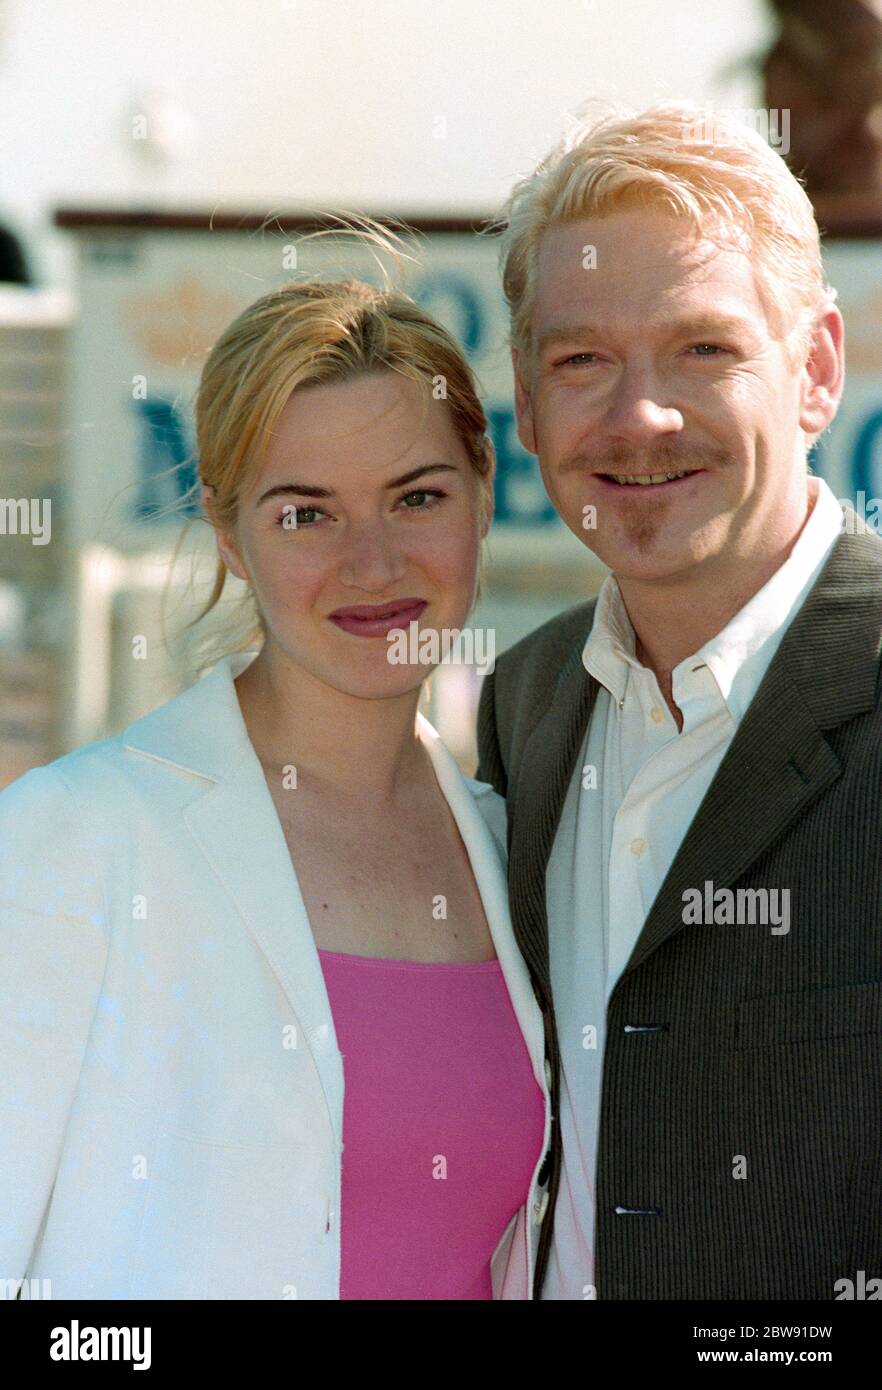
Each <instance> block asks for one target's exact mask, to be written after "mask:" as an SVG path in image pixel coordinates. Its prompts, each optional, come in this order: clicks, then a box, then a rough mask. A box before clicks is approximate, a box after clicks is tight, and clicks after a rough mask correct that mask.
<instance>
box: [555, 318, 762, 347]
mask: <svg viewBox="0 0 882 1390" xmlns="http://www.w3.org/2000/svg"><path fill="white" fill-rule="evenodd" d="M750 326H751V320H750V319H749V318H747V317H745V316H744V315H741V314H708V313H702V314H694V315H692V314H689V315H684V316H683V317H681V318H674V319H664V320H661V321H660V323H659V328H661V329H662V330H663V331H665V332H667V334H668V335H669V336H670V337H676V336H678V335H682V334H684V333H695V334H702V333H726V332H728V333H733V332H743V331H744V330H745V329H749V328H750ZM614 334H615V329H614V328H612V327H610V326H609V325H607V324H603V323H561V324H555V325H554V326H553V327H552V328H548V329H546V330H545V332H544V333H542V334H540V336H539V339H538V342H537V348H538V351H539V352H543V351H544V350H545V349H546V348H548V347H553V346H554V344H555V343H571V342H574V341H575V340H577V339H580V338H605V337H611V336H614Z"/></svg>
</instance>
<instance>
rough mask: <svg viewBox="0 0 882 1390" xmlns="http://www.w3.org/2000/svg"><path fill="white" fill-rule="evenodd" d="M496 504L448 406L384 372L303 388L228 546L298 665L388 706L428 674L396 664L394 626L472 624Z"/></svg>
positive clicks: (228, 556)
mask: <svg viewBox="0 0 882 1390" xmlns="http://www.w3.org/2000/svg"><path fill="white" fill-rule="evenodd" d="M482 503H483V504H484V506H483V511H484V515H483V517H482ZM491 506H492V475H491V476H490V477H489V478H488V479H481V478H479V477H478V476H477V475H476V473H475V472H474V470H473V468H472V466H471V464H470V462H469V459H468V456H467V454H466V452H465V448H464V446H463V444H462V442H461V441H460V439H459V437H458V435H457V433H456V430H455V429H454V426H453V422H452V418H451V413H450V409H449V406H448V405H447V403H446V401H444V400H435V399H432V398H430V399H429V400H428V401H427V402H425V403H424V402H423V398H422V396H421V394H420V392H419V389H418V387H417V386H416V384H415V383H414V382H412V381H410V380H409V379H407V378H405V377H402V376H401V375H399V374H398V373H396V372H393V371H391V370H382V371H379V372H374V373H371V374H370V375H366V376H363V377H359V378H356V379H354V380H352V381H347V382H345V383H342V384H338V385H329V386H309V387H301V388H299V389H298V390H296V391H294V392H292V394H291V396H290V398H289V400H288V402H287V404H286V405H285V407H284V409H283V410H282V413H281V415H280V417H279V420H278V422H277V424H276V427H275V430H274V433H273V437H272V440H271V442H270V446H269V448H268V450H267V454H266V457H265V460H264V463H263V467H262V469H261V471H260V473H259V476H258V477H257V479H256V480H255V481H254V483H253V484H252V485H251V486H250V488H249V489H248V491H247V492H246V493H245V495H244V496H243V498H242V499H241V503H240V507H239V515H238V519H237V522H236V525H235V528H234V530H233V531H232V532H225V533H224V532H220V531H219V532H218V549H219V551H220V554H221V556H222V558H223V560H224V563H225V564H226V565H227V567H228V568H229V569H230V570H231V571H232V572H233V573H234V574H236V575H237V576H238V577H239V578H240V579H247V580H248V581H249V583H250V584H251V587H252V589H253V591H254V593H255V596H256V598H257V602H258V604H259V606H260V609H261V611H262V613H263V617H264V622H265V624H266V627H267V641H268V643H273V644H274V646H275V647H276V648H277V649H278V651H279V652H280V653H281V654H282V655H283V656H284V657H285V658H287V660H289V661H290V662H292V663H293V664H294V665H296V666H298V667H300V668H302V669H304V670H306V671H308V672H309V673H310V674H311V675H312V676H313V677H314V678H315V679H317V680H318V681H320V682H323V683H324V684H326V685H328V686H332V687H334V688H335V689H338V690H342V691H345V692H347V693H349V694H352V695H357V696H359V697H362V698H388V697H390V696H394V695H398V694H402V693H404V692H405V691H407V690H412V689H415V688H416V687H417V686H419V685H420V683H421V682H422V681H423V680H424V679H425V677H426V675H427V674H428V672H429V670H430V667H429V666H427V665H422V664H401V663H400V662H399V661H396V660H394V659H391V660H390V657H392V656H393V654H394V653H396V652H397V653H398V654H399V655H400V648H401V644H400V642H398V643H394V639H392V638H390V637H389V636H388V634H389V633H390V632H392V631H393V630H401V629H404V630H405V631H409V629H410V624H411V623H414V622H415V623H416V624H417V625H418V632H419V633H420V634H424V633H426V631H427V630H429V629H434V630H436V631H437V632H438V634H439V638H440V637H441V635H442V633H443V631H444V630H445V629H448V630H454V629H458V628H461V627H462V626H463V624H464V623H465V621H466V618H467V617H468V614H469V612H470V611H471V608H472V605H473V603H474V597H475V589H476V585H477V577H478V567H479V561H480V543H481V540H482V538H483V536H484V535H485V534H486V531H487V527H488V525H489V518H490V514H491ZM415 649H416V650H418V647H417V645H416V644H415ZM425 649H426V644H424V647H423V650H425Z"/></svg>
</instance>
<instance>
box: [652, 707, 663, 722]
mask: <svg viewBox="0 0 882 1390" xmlns="http://www.w3.org/2000/svg"><path fill="white" fill-rule="evenodd" d="M649 713H650V716H651V717H652V718H653V719H654V720H655V722H656V724H664V722H665V712H664V710H663V709H662V708H661V706H660V705H653V707H652V709H651V710H650V711H649Z"/></svg>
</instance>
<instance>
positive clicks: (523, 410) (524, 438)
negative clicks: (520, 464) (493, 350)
mask: <svg viewBox="0 0 882 1390" xmlns="http://www.w3.org/2000/svg"><path fill="white" fill-rule="evenodd" d="M511 364H512V367H513V368H514V404H515V419H516V420H517V425H518V439H519V440H520V441H521V443H522V444H523V446H524V448H525V449H526V450H527V453H528V454H537V453H538V452H539V451H538V449H537V448H536V431H535V429H534V428H533V405H532V402H531V400H530V391H529V386H528V384H527V382H528V380H529V376H527V371H526V369H527V367H528V365H529V364H528V363H527V362H526V360H525V359H524V355H523V354H522V353H520V352H518V350H517V348H512V350H511ZM525 377H526V379H525Z"/></svg>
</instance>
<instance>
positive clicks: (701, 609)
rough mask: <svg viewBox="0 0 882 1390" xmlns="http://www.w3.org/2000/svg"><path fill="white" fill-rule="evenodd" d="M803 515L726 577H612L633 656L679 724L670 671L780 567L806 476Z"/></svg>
mask: <svg viewBox="0 0 882 1390" xmlns="http://www.w3.org/2000/svg"><path fill="white" fill-rule="evenodd" d="M808 481H809V486H808V497H807V505H806V511H805V514H804V516H803V517H802V520H801V522H800V523H799V525H798V526H797V527H796V528H795V529H794V531H793V534H792V535H791V536H790V538H789V540H787V541H786V542H785V543H784V544H782V545H781V546H780V547H779V548H778V549H777V550H774V551H771V552H770V553H769V554H767V555H765V556H763V557H758V558H755V559H751V560H750V561H747V560H743V559H742V560H740V561H739V562H738V563H737V564H736V565H733V566H730V567H729V571H728V572H727V574H726V575H725V576H718V577H716V578H712V577H711V576H709V575H706V574H700V575H697V576H696V575H689V576H686V577H684V578H682V579H680V578H675V579H672V580H671V581H665V582H659V581H651V582H646V581H639V580H638V581H635V580H630V579H626V578H620V577H619V576H618V575H617V576H616V582H617V583H618V586H619V590H620V592H621V595H622V600H623V602H624V605H625V608H626V610H627V613H628V617H629V619H630V621H631V626H632V627H633V629H634V635H635V638H636V656H637V660H638V661H639V662H640V663H641V664H642V665H643V666H646V667H648V668H649V669H651V670H652V671H653V672H654V673H655V677H656V679H657V681H658V684H659V689H660V690H661V693H662V695H663V696H664V698H665V701H666V703H667V705H668V708H669V709H670V710H671V713H672V714H673V715H674V718H675V720H676V721H677V727H678V728H682V726H683V721H682V716H681V715H680V711H679V709H678V708H677V706H676V705H675V704H674V701H673V695H672V674H673V672H674V670H675V668H676V667H677V666H679V665H680V663H681V661H685V660H686V658H687V657H689V656H693V655H694V654H695V653H696V652H698V651H699V650H700V649H701V648H702V647H703V646H704V645H705V643H706V642H709V641H710V640H711V638H713V637H716V636H717V634H718V633H720V632H722V630H723V628H724V627H726V625H727V624H728V623H730V622H731V620H732V619H733V618H734V617H735V615H736V613H740V611H741V609H742V608H744V606H745V605H746V604H747V603H749V602H750V600H751V599H752V598H753V596H754V595H755V594H757V593H759V591H760V589H762V588H763V586H764V585H765V584H767V583H768V582H769V580H770V579H771V577H772V575H773V574H775V573H776V571H777V570H779V569H780V568H781V566H782V565H783V564H784V562H785V561H786V560H787V558H788V556H789V555H790V553H791V551H792V550H793V547H794V545H795V544H796V542H797V540H798V539H799V536H800V535H801V533H802V531H803V528H804V526H805V524H806V521H807V520H808V518H809V516H810V515H811V513H812V511H813V509H814V506H815V503H816V501H817V498H818V484H817V481H816V480H815V479H811V478H810V479H809V480H808Z"/></svg>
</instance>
